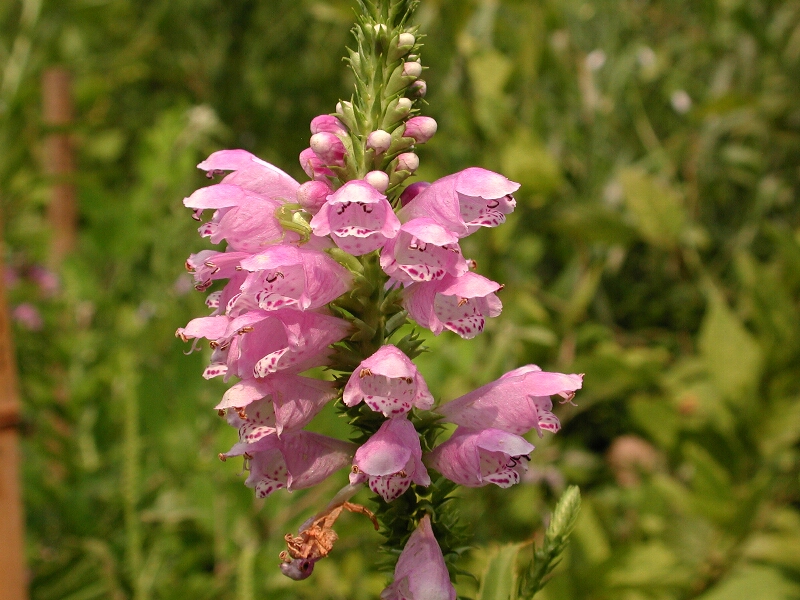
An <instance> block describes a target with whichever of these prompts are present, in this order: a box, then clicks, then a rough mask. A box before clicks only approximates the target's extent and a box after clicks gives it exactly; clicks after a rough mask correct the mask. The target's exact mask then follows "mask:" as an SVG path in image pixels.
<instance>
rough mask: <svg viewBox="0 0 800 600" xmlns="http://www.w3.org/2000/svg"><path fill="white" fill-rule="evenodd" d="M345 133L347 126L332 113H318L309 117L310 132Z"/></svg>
mask: <svg viewBox="0 0 800 600" xmlns="http://www.w3.org/2000/svg"><path fill="white" fill-rule="evenodd" d="M323 131H326V132H328V133H347V127H345V126H344V123H342V122H341V121H340V120H339V119H337V118H336V117H334V116H333V115H319V116H318V117H314V118H313V119H311V133H312V134H314V133H321V132H323Z"/></svg>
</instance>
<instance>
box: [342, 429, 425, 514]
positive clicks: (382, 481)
mask: <svg viewBox="0 0 800 600" xmlns="http://www.w3.org/2000/svg"><path fill="white" fill-rule="evenodd" d="M364 481H368V482H369V489H371V490H372V491H373V492H375V493H376V494H380V495H381V496H382V497H383V499H384V500H385V501H386V502H391V501H392V500H394V499H395V498H398V497H399V496H401V495H402V494H403V493H404V492H405V491H406V490H407V489H408V487H409V486H410V485H411V482H412V481H413V482H414V483H416V484H417V485H430V483H431V479H430V477H429V476H428V471H427V469H425V466H424V465H423V464H422V448H421V446H420V443H419V436H418V435H417V430H416V429H414V425H413V424H412V423H411V421H409V420H408V419H406V418H405V417H398V418H396V419H387V420H386V421H384V423H383V425H381V427H380V429H378V431H377V432H375V434H373V436H372V437H371V438H369V439H368V440H367V442H366V443H365V444H364V445H363V446H361V447H360V448H359V449H358V450H356V454H355V457H354V458H353V469H352V472H351V473H350V484H351V485H355V484H357V483H361V482H364Z"/></svg>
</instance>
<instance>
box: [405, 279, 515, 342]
mask: <svg viewBox="0 0 800 600" xmlns="http://www.w3.org/2000/svg"><path fill="white" fill-rule="evenodd" d="M501 287H502V286H501V285H500V284H499V283H495V282H494V281H491V280H489V279H486V278H485V277H482V276H481V275H478V274H477V273H472V272H469V271H468V272H466V273H464V274H463V275H462V276H461V277H453V276H452V275H445V276H444V277H443V278H442V279H439V280H434V281H426V282H421V283H414V284H412V285H410V286H408V287H407V288H406V289H405V292H404V294H405V298H404V306H405V307H406V309H407V310H408V314H409V315H410V316H411V318H412V319H414V320H415V321H416V322H417V323H419V324H420V325H421V326H422V327H426V328H427V329H430V330H431V331H432V332H433V333H434V335H439V334H440V333H441V332H442V331H444V329H449V330H450V331H453V332H455V333H457V334H458V335H460V336H461V337H462V338H464V339H470V338H473V337H475V336H476V335H478V334H479V333H480V332H481V331H483V326H484V324H485V321H486V317H496V316H497V315H499V314H500V311H501V310H502V308H503V305H502V304H501V302H500V299H499V298H498V297H497V295H496V294H495V293H494V292H496V291H497V290H499V289H500V288H501Z"/></svg>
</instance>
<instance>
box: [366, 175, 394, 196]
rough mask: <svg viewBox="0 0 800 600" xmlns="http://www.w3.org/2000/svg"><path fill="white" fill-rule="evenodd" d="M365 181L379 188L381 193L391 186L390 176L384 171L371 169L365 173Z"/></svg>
mask: <svg viewBox="0 0 800 600" xmlns="http://www.w3.org/2000/svg"><path fill="white" fill-rule="evenodd" d="M364 181H366V182H367V183H368V184H370V185H371V186H372V187H374V188H375V189H376V190H378V191H379V192H380V193H381V194H382V193H384V192H385V191H386V188H388V187H389V176H388V175H387V174H386V173H384V172H383V171H370V172H369V173H367V174H366V175H364Z"/></svg>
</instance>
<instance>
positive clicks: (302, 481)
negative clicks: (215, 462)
mask: <svg viewBox="0 0 800 600" xmlns="http://www.w3.org/2000/svg"><path fill="white" fill-rule="evenodd" d="M354 449H355V445H354V444H351V443H349V442H343V441H341V440H337V439H334V438H330V437H327V436H324V435H319V434H317V433H311V432H309V431H296V432H292V433H286V434H285V435H284V436H282V437H281V438H278V436H277V435H266V436H264V437H262V438H260V439H259V440H258V441H256V442H254V443H252V444H248V443H241V442H240V443H238V444H236V445H234V446H233V448H231V450H230V451H229V452H227V453H225V454H223V455H221V456H220V458H222V459H223V460H224V459H226V458H229V457H231V456H242V455H245V454H246V455H247V457H249V458H248V461H249V468H250V476H249V477H248V478H247V480H246V481H245V485H246V486H247V487H249V488H255V491H256V497H258V498H266V497H267V496H269V495H270V494H271V493H272V492H274V491H275V490H278V489H280V488H284V487H285V488H286V489H287V490H289V491H293V490H301V489H304V488H308V487H311V486H314V485H316V484H318V483H320V482H321V481H323V480H324V479H325V478H327V477H328V476H329V475H330V474H332V473H333V472H335V471H338V470H339V469H341V468H342V467H345V466H346V465H348V464H349V463H350V460H351V458H352V456H353V450H354Z"/></svg>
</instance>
